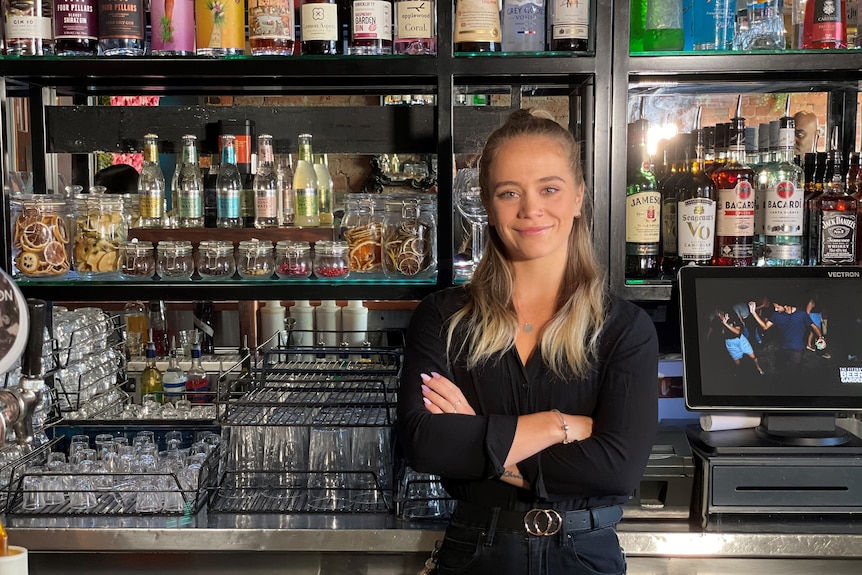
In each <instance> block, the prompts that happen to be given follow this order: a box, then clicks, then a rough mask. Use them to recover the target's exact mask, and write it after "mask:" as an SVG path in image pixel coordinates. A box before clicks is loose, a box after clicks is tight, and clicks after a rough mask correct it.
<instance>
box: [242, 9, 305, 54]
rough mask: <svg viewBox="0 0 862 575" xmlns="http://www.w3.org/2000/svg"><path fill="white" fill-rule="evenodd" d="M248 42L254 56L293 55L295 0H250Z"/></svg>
mask: <svg viewBox="0 0 862 575" xmlns="http://www.w3.org/2000/svg"><path fill="white" fill-rule="evenodd" d="M248 43H249V45H250V46H251V53H252V55H254V56H262V55H279V56H291V55H293V48H294V45H295V43H296V38H295V34H294V30H293V0H248Z"/></svg>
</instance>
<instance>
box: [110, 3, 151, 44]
mask: <svg viewBox="0 0 862 575" xmlns="http://www.w3.org/2000/svg"><path fill="white" fill-rule="evenodd" d="M145 12H146V11H145V9H144V0H128V1H127V2H114V1H112V0H99V48H100V50H101V53H102V54H104V55H105V56H143V55H144V24H145V21H146V14H145Z"/></svg>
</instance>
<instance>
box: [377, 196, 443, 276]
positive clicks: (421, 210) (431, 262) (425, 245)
mask: <svg viewBox="0 0 862 575" xmlns="http://www.w3.org/2000/svg"><path fill="white" fill-rule="evenodd" d="M385 222H386V227H385V231H384V234H383V271H384V272H385V273H386V276H387V277H390V278H399V279H406V278H413V279H426V278H431V277H434V275H435V272H436V271H437V249H436V247H437V203H436V196H433V195H429V194H399V195H397V196H395V195H394V196H392V197H391V198H389V199H388V200H387V201H386V220H385Z"/></svg>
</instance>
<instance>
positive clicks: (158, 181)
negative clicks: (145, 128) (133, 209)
mask: <svg viewBox="0 0 862 575" xmlns="http://www.w3.org/2000/svg"><path fill="white" fill-rule="evenodd" d="M138 198H139V200H140V213H141V218H140V221H139V225H140V226H141V227H142V228H161V227H163V226H164V219H165V175H164V173H163V172H162V168H161V166H160V165H159V137H158V136H157V135H155V134H147V135H145V136H144V166H143V167H142V168H141V175H140V176H139V177H138Z"/></svg>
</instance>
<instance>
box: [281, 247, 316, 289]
mask: <svg viewBox="0 0 862 575" xmlns="http://www.w3.org/2000/svg"><path fill="white" fill-rule="evenodd" d="M275 275H277V276H278V277H280V278H281V279H300V280H301V279H307V278H308V277H310V276H311V244H309V243H308V242H298V241H293V240H280V241H279V242H278V243H276V244H275Z"/></svg>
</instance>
